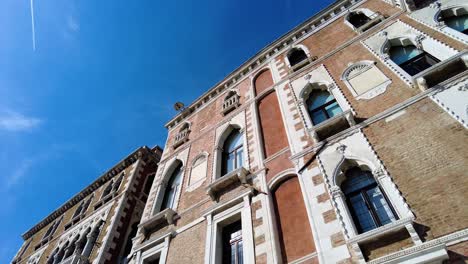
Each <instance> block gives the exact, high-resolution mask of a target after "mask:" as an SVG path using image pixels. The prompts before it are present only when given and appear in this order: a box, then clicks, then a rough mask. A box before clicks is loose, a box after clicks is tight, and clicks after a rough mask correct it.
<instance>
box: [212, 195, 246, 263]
mask: <svg viewBox="0 0 468 264" xmlns="http://www.w3.org/2000/svg"><path fill="white" fill-rule="evenodd" d="M249 196H250V193H248V194H243V195H242V196H239V197H237V198H236V199H234V201H233V202H236V201H237V204H235V205H232V206H231V207H229V208H227V209H224V210H223V211H221V212H216V211H217V210H212V212H210V213H208V214H207V215H205V218H206V220H207V233H206V245H205V264H220V263H221V257H222V256H221V253H222V246H221V232H220V231H221V230H222V227H224V226H226V225H227V224H230V223H233V222H234V221H238V220H241V223H242V240H243V244H244V245H243V254H244V259H243V263H255V253H254V240H253V228H252V213H251V207H250V197H249ZM220 207H221V206H220Z"/></svg>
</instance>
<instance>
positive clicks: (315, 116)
mask: <svg viewBox="0 0 468 264" xmlns="http://www.w3.org/2000/svg"><path fill="white" fill-rule="evenodd" d="M311 118H312V123H313V124H314V125H317V124H320V123H322V122H323V121H325V120H327V116H326V115H325V113H324V112H323V111H321V110H319V111H315V112H312V113H311Z"/></svg>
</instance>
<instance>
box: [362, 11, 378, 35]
mask: <svg viewBox="0 0 468 264" xmlns="http://www.w3.org/2000/svg"><path fill="white" fill-rule="evenodd" d="M384 19H385V17H384V16H383V15H382V14H380V13H379V12H376V13H374V14H373V15H371V16H370V17H369V21H367V23H365V24H364V25H362V26H360V27H358V28H356V31H357V32H358V33H363V32H364V31H366V30H368V29H370V28H371V27H373V26H375V25H377V24H378V23H380V22H382V21H383V20H384Z"/></svg>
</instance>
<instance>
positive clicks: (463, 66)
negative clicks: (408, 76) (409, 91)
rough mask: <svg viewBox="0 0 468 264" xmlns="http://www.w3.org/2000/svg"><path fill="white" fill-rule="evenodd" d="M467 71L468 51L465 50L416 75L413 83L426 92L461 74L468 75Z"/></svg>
mask: <svg viewBox="0 0 468 264" xmlns="http://www.w3.org/2000/svg"><path fill="white" fill-rule="evenodd" d="M467 70H468V50H464V51H462V52H460V53H458V54H456V55H455V56H453V57H451V58H448V59H446V60H444V61H441V62H439V63H437V64H435V65H434V66H432V67H430V68H428V69H426V70H424V71H422V72H420V73H418V74H416V75H415V76H413V83H415V84H416V85H417V86H418V87H419V89H421V90H423V91H424V90H427V89H429V88H431V87H434V86H435V85H437V84H439V83H441V82H444V81H446V80H448V79H450V78H452V77H454V76H457V75H459V74H468V72H467Z"/></svg>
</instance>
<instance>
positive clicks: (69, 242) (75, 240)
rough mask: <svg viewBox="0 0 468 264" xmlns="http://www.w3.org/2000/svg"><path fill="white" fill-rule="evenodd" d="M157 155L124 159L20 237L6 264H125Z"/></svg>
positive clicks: (139, 153) (142, 151)
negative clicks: (20, 245) (13, 254)
mask: <svg viewBox="0 0 468 264" xmlns="http://www.w3.org/2000/svg"><path fill="white" fill-rule="evenodd" d="M161 153H162V150H161V149H160V148H159V147H155V148H153V149H149V148H148V147H140V148H138V149H137V150H135V151H134V152H133V153H131V154H130V155H128V156H127V157H126V158H124V159H123V160H122V161H120V162H119V163H118V164H116V165H115V166H114V167H113V168H111V169H110V170H108V171H107V172H106V173H104V174H103V175H102V176H100V177H99V178H98V179H97V180H96V181H94V182H93V183H91V184H90V185H89V186H88V187H86V188H85V189H84V190H82V191H81V192H80V193H78V194H77V195H75V196H74V197H72V198H71V199H70V200H68V201H67V202H66V203H65V204H63V205H62V206H61V207H59V208H58V209H57V210H55V211H54V212H52V213H51V214H50V215H49V216H47V217H46V218H44V219H43V220H42V221H41V222H39V223H38V224H36V225H35V226H34V227H32V228H31V229H30V230H28V231H27V232H26V233H24V234H23V239H24V243H23V246H22V247H21V248H20V249H19V251H18V253H17V254H16V256H15V257H14V258H13V260H12V263H13V264H39V263H41V264H42V263H44V264H58V263H63V264H87V263H127V259H126V256H127V255H128V254H129V253H130V250H131V246H132V243H131V238H132V237H133V236H135V234H136V231H137V227H138V223H139V222H140V218H141V216H142V213H143V209H144V206H145V202H146V200H147V198H148V193H149V190H150V188H151V185H152V181H153V180H154V175H155V172H156V169H157V164H158V162H159V159H160V158H161Z"/></svg>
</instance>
